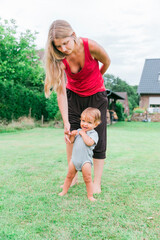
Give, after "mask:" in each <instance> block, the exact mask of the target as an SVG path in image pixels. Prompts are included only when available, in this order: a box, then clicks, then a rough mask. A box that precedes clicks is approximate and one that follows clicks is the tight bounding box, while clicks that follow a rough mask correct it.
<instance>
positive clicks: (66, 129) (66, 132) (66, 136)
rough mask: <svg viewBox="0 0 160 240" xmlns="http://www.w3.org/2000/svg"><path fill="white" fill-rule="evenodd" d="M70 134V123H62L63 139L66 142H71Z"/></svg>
mask: <svg viewBox="0 0 160 240" xmlns="http://www.w3.org/2000/svg"><path fill="white" fill-rule="evenodd" d="M70 136H71V132H70V123H67V124H64V139H65V142H66V143H71V141H70Z"/></svg>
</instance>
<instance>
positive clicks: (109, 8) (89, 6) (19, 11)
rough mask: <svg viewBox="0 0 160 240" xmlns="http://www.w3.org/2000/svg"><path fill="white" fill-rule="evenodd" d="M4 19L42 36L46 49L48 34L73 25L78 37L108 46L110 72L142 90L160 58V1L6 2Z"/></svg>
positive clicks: (1, 3) (0, 6)
mask: <svg viewBox="0 0 160 240" xmlns="http://www.w3.org/2000/svg"><path fill="white" fill-rule="evenodd" d="M0 17H1V18H2V20H3V19H7V20H9V19H15V20H16V24H17V26H18V29H19V31H25V30H26V29H30V30H31V31H32V32H34V31H38V32H39V34H38V35H37V40H36V44H37V47H38V48H45V44H46V40H47V35H48V29H49V26H50V25H51V23H52V21H54V20H56V19H64V20H67V21H68V22H69V23H70V24H71V25H72V27H73V29H74V30H75V32H76V34H77V36H81V37H88V38H90V39H93V40H95V41H97V42H98V43H99V44H100V45H102V46H103V47H104V48H105V50H106V51H107V53H108V54H109V56H110V58H111V65H110V67H109V69H108V73H110V74H113V75H115V76H116V77H120V78H121V79H122V80H125V81H126V82H127V83H129V84H130V85H138V84H139V81H140V77H141V73H142V70H143V65H144V61H145V59H146V58H147V59H148V58H160V0H110V1H109V0H57V1H56V0H27V1H26V0H25V1H23V0H0Z"/></svg>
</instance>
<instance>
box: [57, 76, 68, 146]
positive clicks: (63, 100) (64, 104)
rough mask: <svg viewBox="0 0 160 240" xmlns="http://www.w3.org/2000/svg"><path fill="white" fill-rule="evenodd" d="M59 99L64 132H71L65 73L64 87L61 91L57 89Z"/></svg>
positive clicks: (63, 78)
mask: <svg viewBox="0 0 160 240" xmlns="http://www.w3.org/2000/svg"><path fill="white" fill-rule="evenodd" d="M57 101H58V106H59V110H60V112H61V115H62V119H63V123H64V133H65V134H66V135H67V134H70V123H69V120H68V101H67V94H66V83H65V77H64V74H63V76H62V89H61V91H60V90H59V91H57ZM67 140H69V139H67ZM69 142H70V141H69Z"/></svg>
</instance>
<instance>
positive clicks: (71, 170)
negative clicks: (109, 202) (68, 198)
mask: <svg viewBox="0 0 160 240" xmlns="http://www.w3.org/2000/svg"><path fill="white" fill-rule="evenodd" d="M100 123H101V112H100V111H99V110H98V109H97V108H91V107H89V108H86V109H85V110H84V111H83V112H82V114H81V122H80V126H81V128H80V129H78V130H73V131H72V132H71V135H70V142H71V143H74V144H73V151H72V158H71V161H70V163H69V167H68V173H67V177H66V179H65V181H64V185H63V191H62V192H61V193H59V195H60V196H63V195H65V194H66V193H67V192H68V189H69V187H70V185H71V183H72V179H73V178H74V176H75V174H76V173H77V171H82V174H83V179H84V182H85V184H86V189H87V197H88V199H89V200H90V201H95V200H96V199H95V198H94V197H93V183H92V176H91V166H92V165H93V161H92V156H93V149H94V148H95V146H96V144H97V142H98V134H97V132H96V131H95V130H94V128H96V127H97V126H98V125H99V124H100Z"/></svg>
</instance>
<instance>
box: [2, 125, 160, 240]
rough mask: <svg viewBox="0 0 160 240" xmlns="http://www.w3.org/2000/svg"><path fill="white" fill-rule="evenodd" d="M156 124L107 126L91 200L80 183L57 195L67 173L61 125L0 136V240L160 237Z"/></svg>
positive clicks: (154, 239) (159, 140)
mask: <svg viewBox="0 0 160 240" xmlns="http://www.w3.org/2000/svg"><path fill="white" fill-rule="evenodd" d="M159 132H160V123H142V122H139V123H137V122H121V123H116V124H114V125H112V126H109V127H108V154H107V155H108V157H107V160H106V162H105V166H104V172H103V177H102V193H101V194H100V195H95V198H97V200H98V201H97V202H94V203H91V202H90V201H88V199H87V197H86V189H85V184H84V183H83V179H82V174H81V173H79V184H78V185H77V186H74V187H72V188H71V189H70V190H69V192H68V194H67V195H66V196H65V197H63V198H61V197H59V196H58V193H59V192H60V188H59V186H60V185H61V184H62V183H63V181H64V178H65V176H66V173H67V160H66V152H65V144H64V140H63V129H53V128H34V129H31V130H23V131H18V132H10V133H1V134H0V239H1V240H8V239H11V240H32V239H33V240H42V239H43V240H44V239H46V240H49V239H55V240H61V239H63V240H70V239H71V240H72V239H75V240H77V239H79V240H86V239H95V240H104V239H105V240H109V239H113V240H137V239H138V240H144V239H145V240H157V239H160V227H159V226H160V216H159V209H160V193H159V189H160V181H159V179H160V171H159V166H160V147H159V143H160V134H159Z"/></svg>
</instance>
